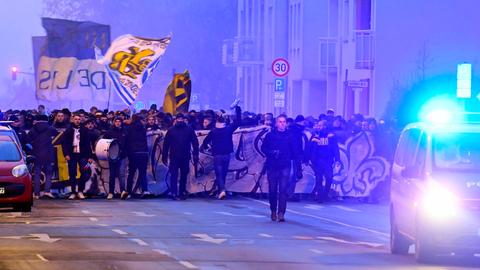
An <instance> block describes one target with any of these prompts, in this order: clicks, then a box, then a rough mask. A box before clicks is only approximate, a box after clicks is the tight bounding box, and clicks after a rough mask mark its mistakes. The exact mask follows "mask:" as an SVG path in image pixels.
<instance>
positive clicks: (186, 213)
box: [183, 212, 193, 216]
mask: <svg viewBox="0 0 480 270" xmlns="http://www.w3.org/2000/svg"><path fill="white" fill-rule="evenodd" d="M183 213H184V214H185V215H189V216H191V215H193V214H192V213H190V212H183Z"/></svg>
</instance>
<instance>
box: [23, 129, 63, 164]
mask: <svg viewBox="0 0 480 270" xmlns="http://www.w3.org/2000/svg"><path fill="white" fill-rule="evenodd" d="M57 133H58V132H57V131H56V130H55V129H54V128H53V127H51V126H50V125H49V124H48V122H46V121H45V122H44V121H41V122H37V123H35V124H34V125H33V128H32V129H31V130H30V132H29V133H28V142H29V143H30V144H31V145H32V154H33V155H34V156H35V157H36V162H38V163H44V164H47V163H51V162H53V160H54V153H55V151H54V147H53V144H52V139H53V137H55V136H56V135H57Z"/></svg>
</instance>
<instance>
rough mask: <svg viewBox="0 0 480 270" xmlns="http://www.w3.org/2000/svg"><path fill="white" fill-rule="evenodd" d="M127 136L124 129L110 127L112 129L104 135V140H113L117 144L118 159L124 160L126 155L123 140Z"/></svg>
mask: <svg viewBox="0 0 480 270" xmlns="http://www.w3.org/2000/svg"><path fill="white" fill-rule="evenodd" d="M126 137H127V134H126V132H125V129H124V128H123V127H122V126H121V127H119V128H117V127H115V126H113V125H112V127H111V128H110V129H109V130H108V131H107V132H106V133H105V136H104V138H105V139H115V140H116V141H117V143H118V147H119V149H120V158H124V157H126V155H127V151H126V149H125V139H126Z"/></svg>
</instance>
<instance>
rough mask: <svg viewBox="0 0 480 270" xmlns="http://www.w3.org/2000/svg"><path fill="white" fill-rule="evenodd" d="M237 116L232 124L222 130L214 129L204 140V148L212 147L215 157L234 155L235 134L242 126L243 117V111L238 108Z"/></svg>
mask: <svg viewBox="0 0 480 270" xmlns="http://www.w3.org/2000/svg"><path fill="white" fill-rule="evenodd" d="M236 114H237V117H236V119H235V121H233V123H232V124H230V125H226V126H225V127H222V128H217V127H215V128H213V129H212V130H211V131H210V132H209V133H208V135H207V137H206V138H205V140H203V143H202V148H207V146H208V145H211V146H212V154H213V155H214V156H216V155H228V154H230V153H233V132H235V130H237V128H238V127H239V126H240V124H241V117H242V111H241V110H240V107H238V106H237V107H236Z"/></svg>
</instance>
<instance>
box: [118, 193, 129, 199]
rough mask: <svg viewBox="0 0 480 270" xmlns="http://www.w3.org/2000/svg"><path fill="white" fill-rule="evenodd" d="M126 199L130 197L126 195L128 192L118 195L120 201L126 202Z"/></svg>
mask: <svg viewBox="0 0 480 270" xmlns="http://www.w3.org/2000/svg"><path fill="white" fill-rule="evenodd" d="M128 197H130V195H128V192H126V191H122V194H121V195H120V199H122V200H126V199H128Z"/></svg>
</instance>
